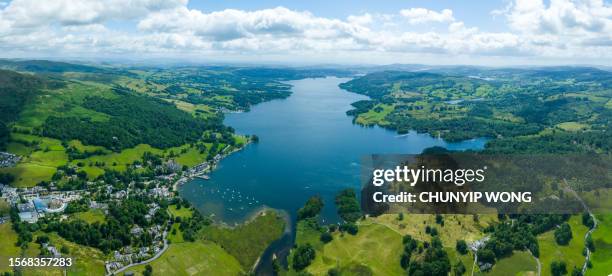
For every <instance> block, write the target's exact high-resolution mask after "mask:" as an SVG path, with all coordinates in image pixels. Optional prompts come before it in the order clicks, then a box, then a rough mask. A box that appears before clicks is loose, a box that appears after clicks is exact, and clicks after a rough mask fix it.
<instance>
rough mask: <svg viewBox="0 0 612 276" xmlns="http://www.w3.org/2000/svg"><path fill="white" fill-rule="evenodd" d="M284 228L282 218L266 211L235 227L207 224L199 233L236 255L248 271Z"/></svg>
mask: <svg viewBox="0 0 612 276" xmlns="http://www.w3.org/2000/svg"><path fill="white" fill-rule="evenodd" d="M284 228H285V221H284V219H283V218H281V217H280V216H279V215H278V214H276V213H275V212H270V211H267V212H265V213H262V214H261V215H257V216H256V217H255V218H254V219H253V220H252V221H250V222H248V223H246V224H242V225H240V226H237V227H235V228H227V227H221V226H217V225H211V226H207V227H205V228H204V229H202V232H201V234H202V238H203V239H204V240H209V241H213V242H215V243H217V244H219V245H220V246H221V247H222V248H223V249H225V250H226V251H227V252H228V253H229V254H231V255H232V256H234V257H236V259H237V260H238V262H240V265H242V268H243V269H244V270H247V271H248V270H250V269H251V267H252V266H253V265H254V264H255V262H256V260H257V259H258V258H259V256H260V255H261V253H263V251H264V250H265V249H266V248H267V247H268V246H269V245H270V243H272V242H273V241H275V240H277V239H279V238H280V237H281V236H282V234H283V230H284Z"/></svg>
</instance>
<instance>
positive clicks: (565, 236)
mask: <svg viewBox="0 0 612 276" xmlns="http://www.w3.org/2000/svg"><path fill="white" fill-rule="evenodd" d="M571 239H572V229H571V227H570V226H569V224H567V222H564V223H563V224H561V226H560V227H559V228H557V229H556V230H555V241H557V244H559V245H567V244H569V241H570V240H571Z"/></svg>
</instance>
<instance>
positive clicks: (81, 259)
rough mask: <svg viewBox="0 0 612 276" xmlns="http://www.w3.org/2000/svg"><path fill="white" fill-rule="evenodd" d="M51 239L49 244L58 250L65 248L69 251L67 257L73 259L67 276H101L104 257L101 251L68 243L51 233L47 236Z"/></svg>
mask: <svg viewBox="0 0 612 276" xmlns="http://www.w3.org/2000/svg"><path fill="white" fill-rule="evenodd" d="M47 235H48V236H49V238H50V239H51V243H53V245H55V246H56V247H57V248H58V249H59V248H61V247H62V246H66V247H67V248H68V250H69V253H68V255H69V256H71V257H74V258H75V261H74V265H73V266H72V267H71V268H70V269H69V270H68V275H83V276H86V275H103V274H104V273H105V270H104V260H105V256H104V254H103V253H102V251H100V250H98V249H95V248H92V247H88V246H83V245H79V244H76V243H73V242H69V241H67V240H65V239H63V238H61V237H60V236H59V235H57V234H55V233H52V234H47Z"/></svg>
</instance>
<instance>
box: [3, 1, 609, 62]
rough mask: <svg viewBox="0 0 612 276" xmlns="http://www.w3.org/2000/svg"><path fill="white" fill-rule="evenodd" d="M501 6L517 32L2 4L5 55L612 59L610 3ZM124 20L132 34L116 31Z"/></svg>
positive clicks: (138, 5) (268, 12)
mask: <svg viewBox="0 0 612 276" xmlns="http://www.w3.org/2000/svg"><path fill="white" fill-rule="evenodd" d="M500 8H501V9H499V10H496V11H494V12H492V13H493V14H494V15H495V16H502V17H504V18H505V19H506V21H505V22H506V23H507V29H506V30H505V31H496V32H490V31H487V30H486V26H480V28H479V27H476V26H468V25H466V23H464V22H463V21H461V18H455V15H454V13H453V11H452V10H450V9H442V10H440V11H434V10H428V9H424V8H407V9H403V10H401V11H399V12H397V13H389V14H373V13H363V14H358V15H350V16H348V17H346V18H345V19H338V18H329V17H321V16H317V15H315V14H313V13H311V12H309V11H304V10H292V9H288V8H284V7H276V8H269V9H260V10H252V11H245V10H240V9H225V10H219V11H212V12H204V11H202V10H198V9H194V8H190V7H188V6H187V0H168V1H164V0H123V1H121V0H105V1H96V0H55V1H44V2H41V1H35V0H14V1H12V2H10V3H9V4H7V5H5V6H4V7H2V6H0V51H2V52H4V53H14V52H20V53H22V54H25V55H27V54H29V53H39V52H41V53H54V54H57V55H62V54H64V55H66V54H71V55H79V54H120V55H122V56H125V55H129V54H155V55H160V54H161V55H164V54H174V55H177V56H180V55H187V54H194V55H198V54H202V53H207V54H210V55H222V54H228V53H229V54H234V55H239V56H243V57H244V58H245V59H248V58H249V57H253V56H255V55H259V56H264V55H275V56H285V57H287V58H288V59H293V60H300V59H301V58H303V59H309V58H310V57H313V56H315V57H316V56H319V57H329V56H333V57H343V58H344V59H345V60H344V61H352V62H355V61H358V60H359V59H360V58H366V57H374V56H387V57H389V58H390V59H392V60H393V61H395V60H394V59H400V58H402V57H415V56H416V57H419V56H423V55H433V56H444V59H443V60H448V59H447V58H446V57H449V56H450V57H456V56H471V57H490V56H499V57H504V58H505V57H519V58H520V57H524V56H531V57H532V58H533V57H536V58H538V57H551V58H559V59H561V58H563V59H578V60H579V59H581V58H583V57H588V58H597V59H598V60H604V62H605V60H610V59H612V51H610V48H611V47H612V37H611V36H610V35H609V34H610V33H612V29H611V26H612V24H611V22H610V20H612V9H611V8H610V7H609V5H607V4H605V3H604V2H603V1H601V0H551V1H550V3H549V4H545V3H544V2H543V1H541V0H516V1H513V2H510V3H509V4H508V5H507V6H506V7H500ZM117 20H120V21H123V22H125V23H124V24H126V25H127V26H129V27H128V28H124V29H116V28H114V26H116V25H114V24H108V23H109V22H110V21H117ZM416 25H419V26H416ZM430 25H431V26H430ZM441 26H445V27H441ZM423 27H425V28H423ZM126 29H127V30H126ZM423 29H425V30H427V31H417V30H423ZM306 57H308V58H306ZM347 57H348V60H346V59H347ZM323 60H325V59H323ZM404 60H406V59H404ZM408 61H411V62H412V60H408Z"/></svg>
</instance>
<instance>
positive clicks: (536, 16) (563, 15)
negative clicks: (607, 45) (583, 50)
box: [507, 0, 612, 35]
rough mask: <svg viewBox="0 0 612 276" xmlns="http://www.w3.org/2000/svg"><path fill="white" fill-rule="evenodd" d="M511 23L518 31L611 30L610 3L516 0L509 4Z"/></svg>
mask: <svg viewBox="0 0 612 276" xmlns="http://www.w3.org/2000/svg"><path fill="white" fill-rule="evenodd" d="M507 10H508V12H507V18H508V21H509V23H510V26H511V27H512V28H514V29H515V30H517V31H520V32H530V33H552V34H561V35H563V34H576V33H578V34H583V33H601V32H603V31H606V32H610V31H612V6H610V5H607V4H605V3H604V2H603V0H584V1H572V0H551V1H550V4H549V5H548V6H547V5H545V3H544V2H543V0H517V1H516V2H512V3H511V4H510V6H509V7H508V9H507Z"/></svg>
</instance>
